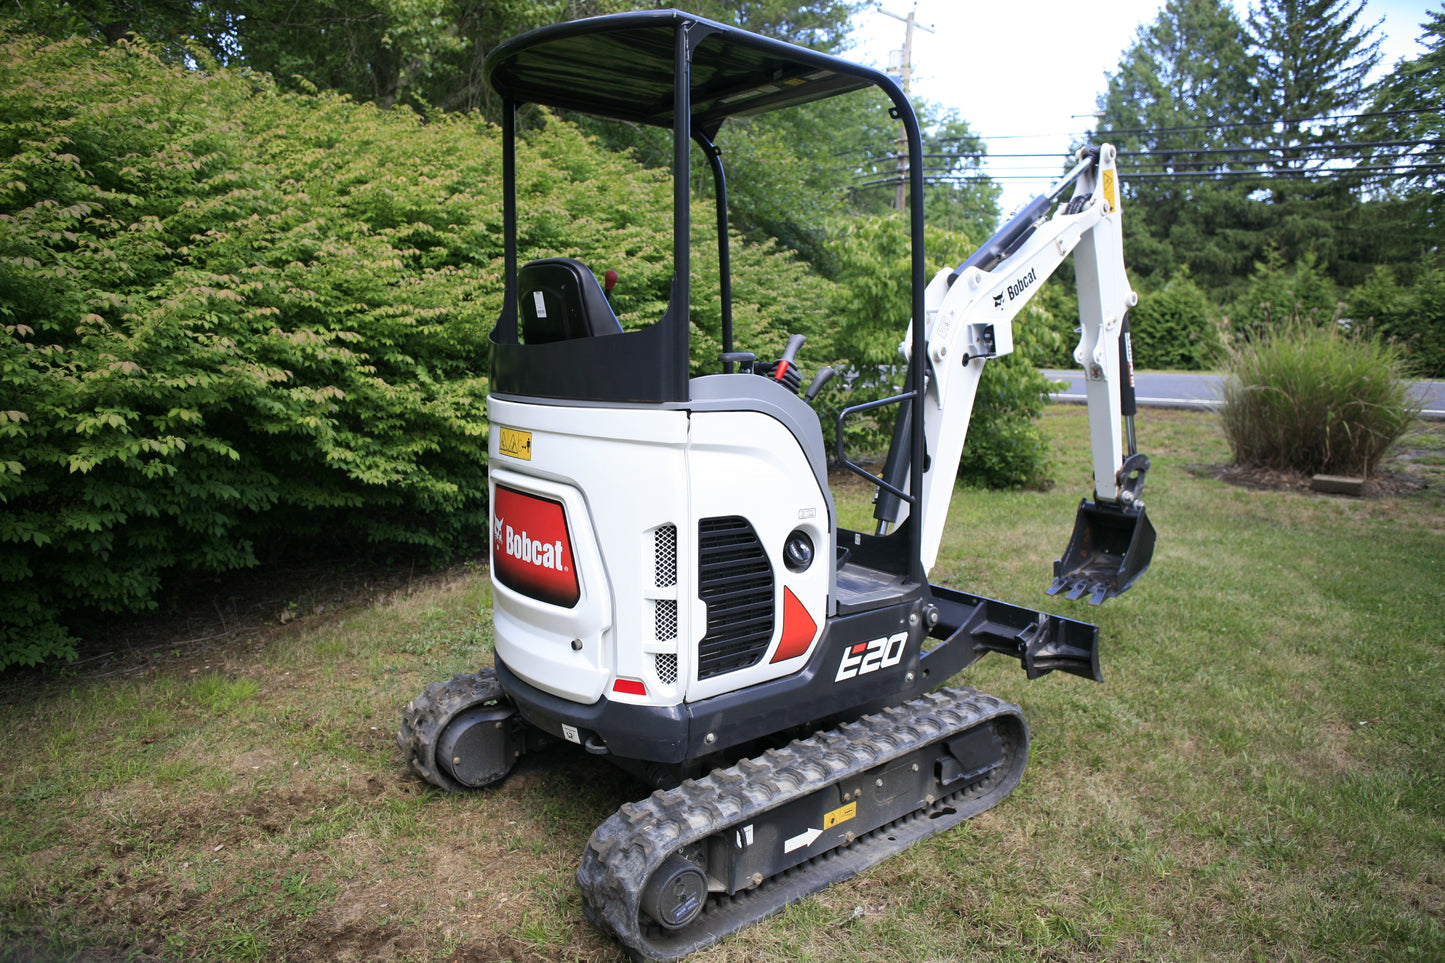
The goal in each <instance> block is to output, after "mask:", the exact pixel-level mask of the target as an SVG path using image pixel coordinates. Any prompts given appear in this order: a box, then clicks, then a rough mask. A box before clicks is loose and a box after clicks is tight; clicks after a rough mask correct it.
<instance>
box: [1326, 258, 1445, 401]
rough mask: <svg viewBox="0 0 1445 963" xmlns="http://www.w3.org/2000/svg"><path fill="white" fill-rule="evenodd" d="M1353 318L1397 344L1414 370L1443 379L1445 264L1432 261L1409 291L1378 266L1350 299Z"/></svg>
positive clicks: (1444, 355) (1421, 269) (1428, 262)
mask: <svg viewBox="0 0 1445 963" xmlns="http://www.w3.org/2000/svg"><path fill="white" fill-rule="evenodd" d="M1347 304H1348V310H1349V314H1350V317H1351V319H1352V320H1353V321H1354V322H1357V323H1359V324H1361V325H1363V326H1364V327H1365V328H1366V329H1367V330H1369V331H1372V332H1374V333H1376V334H1378V335H1379V336H1381V337H1383V338H1385V339H1387V340H1389V341H1393V342H1395V343H1396V344H1398V345H1399V346H1400V348H1401V350H1403V351H1404V352H1405V355H1406V357H1407V358H1408V359H1409V361H1410V364H1411V367H1412V368H1413V369H1414V370H1415V371H1417V372H1418V373H1419V374H1420V375H1422V376H1424V377H1429V378H1440V377H1445V261H1442V260H1441V258H1440V257H1439V255H1435V256H1433V257H1430V258H1428V259H1427V260H1426V261H1425V262H1424V263H1423V264H1422V265H1421V268H1420V270H1419V272H1418V273H1417V275H1416V277H1415V281H1414V283H1413V284H1411V285H1410V286H1408V287H1406V286H1404V285H1401V284H1400V283H1399V282H1398V281H1397V280H1396V279H1395V274H1394V272H1393V271H1391V270H1390V269H1389V268H1388V267H1385V266H1381V267H1377V268H1376V269H1375V270H1374V271H1373V272H1372V273H1371V274H1370V276H1369V277H1368V278H1367V279H1366V280H1365V283H1363V284H1361V285H1360V286H1359V287H1357V288H1355V289H1354V290H1353V291H1351V292H1350V295H1349V298H1348V299H1347Z"/></svg>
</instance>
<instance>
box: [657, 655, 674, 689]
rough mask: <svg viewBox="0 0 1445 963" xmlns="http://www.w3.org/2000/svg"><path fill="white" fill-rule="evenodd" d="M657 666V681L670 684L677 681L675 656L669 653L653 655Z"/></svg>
mask: <svg viewBox="0 0 1445 963" xmlns="http://www.w3.org/2000/svg"><path fill="white" fill-rule="evenodd" d="M653 659H654V660H655V661H654V664H655V666H656V668H657V681H658V682H661V683H662V684H663V685H672V684H673V683H674V682H676V681H677V656H675V655H672V654H671V653H665V654H662V655H655V656H653Z"/></svg>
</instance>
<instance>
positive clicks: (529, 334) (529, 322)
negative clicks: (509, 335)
mask: <svg viewBox="0 0 1445 963" xmlns="http://www.w3.org/2000/svg"><path fill="white" fill-rule="evenodd" d="M517 288H518V295H519V298H520V300H521V310H522V343H523V344H548V343H550V342H553V341H567V340H570V339H572V338H590V337H595V336H598V335H604V334H621V333H622V325H621V323H619V322H618V320H617V315H616V314H614V313H613V311H612V305H611V304H609V303H608V302H607V295H606V294H604V293H603V292H602V285H600V284H598V283H597V278H596V276H595V275H593V273H592V271H591V270H590V269H589V268H588V267H587V265H585V264H583V263H582V262H581V261H578V260H574V259H573V258H570V257H549V258H543V259H541V260H538V261H529V262H527V263H526V264H524V265H522V269H521V270H520V271H518V272H517Z"/></svg>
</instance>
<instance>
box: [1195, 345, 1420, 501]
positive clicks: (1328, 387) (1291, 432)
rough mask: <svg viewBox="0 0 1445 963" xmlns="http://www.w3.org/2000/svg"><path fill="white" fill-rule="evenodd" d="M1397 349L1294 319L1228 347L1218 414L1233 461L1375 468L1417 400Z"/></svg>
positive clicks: (1323, 469) (1308, 468)
mask: <svg viewBox="0 0 1445 963" xmlns="http://www.w3.org/2000/svg"><path fill="white" fill-rule="evenodd" d="M1404 375H1405V366H1404V359H1403V355H1402V353H1401V351H1400V349H1399V348H1398V347H1397V346H1395V345H1391V344H1387V343H1385V342H1382V341H1380V340H1379V339H1378V338H1372V337H1368V336H1365V335H1358V334H1350V333H1349V332H1346V331H1344V330H1343V329H1342V328H1341V327H1340V326H1338V325H1336V324H1333V323H1331V324H1329V325H1326V326H1314V325H1308V324H1303V323H1295V324H1291V325H1289V326H1287V327H1285V328H1284V329H1282V330H1279V331H1276V332H1270V333H1266V334H1263V335H1262V336H1261V337H1259V338H1256V339H1255V340H1254V341H1251V342H1248V343H1245V344H1242V345H1239V346H1237V347H1235V348H1234V349H1233V350H1231V351H1230V353H1229V355H1228V361H1227V365H1226V377H1225V381H1224V388H1223V407H1222V408H1221V411H1220V415H1221V420H1222V423H1223V428H1224V435H1225V438H1226V439H1227V440H1228V442H1229V447H1230V451H1231V453H1232V454H1233V456H1234V461H1235V463H1236V464H1240V465H1257V466H1262V467H1268V468H1279V469H1286V470H1290V471H1297V472H1303V473H1306V474H1321V473H1323V474H1337V475H1364V476H1369V475H1370V474H1372V473H1373V472H1374V470H1375V466H1376V465H1377V464H1378V463H1379V461H1380V459H1381V458H1382V457H1383V456H1384V454H1385V452H1386V451H1387V450H1388V449H1389V447H1390V445H1391V444H1393V443H1394V442H1395V440H1396V439H1398V438H1399V437H1400V435H1401V434H1402V433H1403V432H1404V431H1405V429H1406V428H1408V427H1409V425H1410V422H1411V421H1412V420H1413V419H1414V418H1415V416H1416V415H1417V414H1418V413H1419V406H1418V405H1417V404H1416V403H1415V402H1413V401H1412V400H1411V399H1410V397H1409V393H1408V385H1407V384H1406V383H1405V382H1404V381H1403V380H1402V378H1403V377H1404Z"/></svg>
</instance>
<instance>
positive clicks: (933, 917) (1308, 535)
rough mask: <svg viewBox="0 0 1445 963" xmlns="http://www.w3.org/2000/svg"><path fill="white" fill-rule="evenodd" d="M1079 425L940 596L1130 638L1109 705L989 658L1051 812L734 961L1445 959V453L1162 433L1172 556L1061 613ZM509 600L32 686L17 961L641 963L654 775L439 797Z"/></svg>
mask: <svg viewBox="0 0 1445 963" xmlns="http://www.w3.org/2000/svg"><path fill="white" fill-rule="evenodd" d="M1045 420H1046V424H1047V426H1048V429H1049V431H1050V433H1051V434H1052V436H1053V437H1054V438H1055V450H1056V452H1057V453H1058V455H1059V462H1060V463H1059V466H1058V469H1057V471H1056V479H1057V484H1056V485H1055V486H1054V488H1053V490H1051V491H1049V492H1045V493H1038V492H995V493H988V492H972V491H961V492H959V493H958V495H957V497H956V498H955V500H954V506H953V514H952V515H951V517H950V521H949V531H948V534H947V535H946V537H945V541H944V545H943V550H942V552H941V554H940V561H939V564H938V566H937V567H936V569H935V570H934V573H933V579H934V581H935V582H939V583H941V584H945V585H952V586H955V587H958V588H961V589H964V590H967V591H971V592H976V593H979V594H984V595H991V596H994V597H997V598H1002V599H1005V600H1008V601H1012V602H1019V603H1024V604H1031V605H1037V606H1038V607H1040V608H1044V609H1051V608H1052V609H1058V610H1059V611H1062V612H1065V613H1066V614H1069V615H1072V616H1074V617H1076V618H1084V619H1088V620H1092V621H1097V622H1098V624H1099V625H1100V627H1101V630H1102V643H1101V647H1102V651H1103V662H1104V673H1105V677H1106V682H1105V684H1104V685H1095V684H1093V683H1091V682H1087V681H1085V680H1083V679H1079V678H1076V677H1073V676H1061V677H1058V678H1053V677H1050V678H1045V679H1042V680H1040V681H1038V682H1034V683H1029V682H1027V681H1026V680H1025V679H1024V677H1023V674H1022V672H1020V671H1019V668H1018V665H1017V663H1015V662H1013V661H1011V660H1004V659H998V658H994V659H986V660H985V661H984V662H983V663H981V664H980V665H978V666H975V667H974V668H973V669H971V670H970V671H969V672H968V673H967V674H966V675H965V677H964V678H962V679H961V680H960V681H963V682H966V683H967V684H969V685H973V686H976V687H978V688H983V689H986V690H988V691H991V692H995V693H997V694H998V695H1000V696H1002V697H1004V698H1006V699H1009V700H1011V701H1014V702H1017V703H1018V704H1019V705H1021V706H1022V707H1023V708H1024V711H1025V714H1026V715H1027V717H1028V719H1029V724H1030V726H1031V729H1032V738H1033V753H1032V758H1031V760H1030V764H1029V769H1028V771H1027V772H1026V773H1025V775H1024V780H1023V783H1022V785H1021V786H1020V788H1019V789H1018V790H1017V791H1016V792H1015V793H1014V794H1013V795H1012V796H1011V797H1009V798H1008V799H1006V800H1005V801H1004V802H1003V803H1001V804H1000V805H999V806H998V807H996V808H995V809H994V810H992V811H990V812H988V813H986V814H984V815H982V816H980V817H978V818H977V819H975V820H973V821H971V822H969V823H965V824H964V825H962V826H960V827H958V828H956V829H954V830H952V831H949V832H947V833H944V834H942V835H940V836H936V837H933V838H931V839H930V840H928V841H926V842H924V843H922V844H920V845H918V846H916V847H914V848H913V849H911V850H909V851H908V852H906V853H904V854H903V855H900V856H898V857H895V858H893V859H891V860H889V861H887V862H885V863H883V864H881V865H880V866H879V867H877V868H875V869H874V870H873V871H872V872H870V873H868V874H866V875H864V876H862V877H859V878H855V879H853V880H850V881H848V882H846V883H844V884H842V885H839V886H837V887H834V888H833V889H831V890H828V891H826V892H824V893H821V894H819V895H817V896H815V897H812V898H810V899H808V900H806V901H804V902H803V903H801V904H798V905H797V906H795V907H793V908H792V909H790V910H788V911H787V912H785V913H783V914H782V915H780V916H778V917H775V918H774V919H772V920H770V921H768V922H766V923H764V924H762V925H761V926H758V927H756V928H754V929H752V930H749V931H747V932H745V933H743V934H741V935H739V936H737V937H735V938H734V939H732V940H730V941H728V942H726V943H724V944H723V945H721V946H719V947H716V948H714V949H713V950H711V951H709V952H707V953H704V954H701V955H699V956H698V957H696V959H698V960H699V961H706V963H722V961H743V960H774V959H788V960H795V961H812V960H816V961H827V963H840V961H865V960H866V961H873V960H876V961H888V963H897V961H904V960H907V961H924V960H939V961H942V960H1070V961H1073V960H1248V961H1253V960H1379V959H1386V960H1393V959H1402V960H1410V959H1418V960H1441V959H1445V761H1442V760H1445V734H1442V721H1445V629H1442V615H1445V435H1442V431H1441V429H1440V428H1439V427H1434V428H1431V427H1427V426H1422V427H1421V428H1420V429H1419V430H1418V431H1416V432H1415V433H1413V434H1412V435H1411V436H1409V437H1408V438H1407V439H1406V441H1405V446H1406V453H1405V455H1404V457H1402V458H1397V459H1396V460H1395V461H1394V462H1393V463H1392V465H1391V466H1387V467H1395V468H1396V469H1399V470H1404V471H1408V472H1410V473H1412V474H1415V475H1418V476H1421V477H1424V478H1427V479H1428V480H1430V484H1431V487H1429V488H1425V489H1423V490H1418V491H1413V492H1405V493H1401V494H1396V495H1389V496H1385V497H1379V498H1373V499H1369V500H1350V499H1344V498H1339V497H1332V496H1319V495H1313V494H1309V493H1304V492H1299V491H1265V490H1255V489H1249V488H1243V487H1238V486H1234V485H1229V484H1226V483H1224V482H1222V481H1220V480H1218V479H1217V478H1215V477H1213V475H1212V474H1211V472H1210V471H1209V470H1208V468H1207V466H1212V465H1213V466H1217V465H1219V464H1220V463H1222V462H1223V461H1225V459H1226V458H1227V457H1228V456H1227V451H1226V449H1225V446H1224V442H1223V440H1222V438H1221V436H1220V434H1219V432H1218V429H1217V424H1216V422H1215V420H1214V418H1213V416H1211V415H1208V414H1203V413H1195V412H1146V413H1144V414H1143V415H1141V418H1140V429H1139V430H1140V444H1141V447H1143V448H1144V449H1145V451H1147V452H1148V453H1149V454H1150V455H1151V456H1152V457H1153V458H1154V469H1153V472H1152V474H1151V476H1150V478H1149V484H1148V486H1147V488H1146V491H1145V496H1146V500H1147V502H1148V504H1149V514H1150V517H1151V518H1152V519H1153V521H1154V525H1155V527H1156V528H1157V529H1158V532H1159V543H1158V550H1157V552H1156V555H1155V558H1154V564H1153V568H1152V569H1151V570H1150V572H1149V573H1148V574H1147V575H1146V576H1145V577H1144V578H1143V579H1141V580H1140V582H1139V584H1138V585H1137V586H1136V588H1135V589H1134V590H1133V591H1132V592H1130V593H1128V594H1126V595H1124V596H1122V597H1120V598H1118V599H1114V600H1111V601H1110V602H1109V603H1107V604H1106V605H1105V606H1103V607H1102V608H1097V609H1095V608H1090V607H1088V606H1086V605H1084V604H1083V603H1082V602H1077V603H1069V602H1066V601H1063V600H1060V599H1049V598H1047V597H1045V596H1044V595H1043V594H1042V589H1043V587H1044V586H1046V585H1047V584H1048V582H1049V580H1050V574H1051V571H1050V563H1051V561H1052V560H1053V558H1054V557H1056V556H1057V555H1058V554H1059V553H1060V552H1061V551H1062V549H1063V547H1064V545H1065V543H1066V541H1067V539H1068V535H1069V531H1070V528H1071V526H1072V523H1073V513H1074V506H1075V505H1076V503H1077V500H1078V498H1079V496H1080V495H1081V494H1083V493H1086V492H1087V491H1088V489H1089V487H1090V484H1091V482H1090V478H1089V467H1088V460H1087V445H1086V435H1087V424H1086V420H1085V414H1084V410H1083V409H1082V408H1072V407H1067V406H1058V407H1053V408H1051V409H1050V410H1049V411H1048V413H1047V415H1046V419H1045ZM842 508H843V510H844V513H845V515H846V516H847V520H848V522H849V523H851V524H855V525H861V524H865V522H864V521H863V519H864V517H865V516H866V505H865V503H864V497H863V496H862V495H861V494H849V495H848V496H846V504H844V505H842ZM297 591H298V594H300V593H303V592H304V591H305V589H304V587H300V588H298V590H297ZM489 604H490V594H489V588H488V584H487V581H486V578H485V574H484V573H483V572H481V571H480V570H477V569H475V568H471V569H468V568H459V569H456V570H454V571H452V572H449V573H446V575H445V577H442V578H433V579H431V580H429V581H427V582H426V583H425V584H419V585H415V586H413V587H412V589H411V590H410V591H406V590H402V591H396V592H392V593H390V594H389V595H388V597H387V598H385V599H384V600H379V601H373V602H371V603H368V604H364V605H361V604H358V605H353V606H351V607H349V608H344V609H342V610H340V611H327V612H322V613H317V612H316V611H315V607H314V606H310V605H298V606H295V607H291V608H288V609H287V613H288V621H287V623H286V624H285V625H280V624H275V622H276V620H274V619H273V624H272V625H271V626H270V627H269V628H266V629H264V630H257V631H254V632H248V633H242V634H239V635H234V636H233V637H231V638H230V639H229V641H227V642H226V643H225V644H224V645H222V646H220V647H216V646H214V645H213V646H210V647H208V648H206V649H205V650H204V651H199V650H198V651H194V652H193V651H190V650H188V648H187V643H180V642H178V643H176V645H175V646H174V648H173V649H171V650H169V652H168V656H169V658H167V659H165V660H160V663H159V668H156V660H151V661H150V663H148V664H150V665H151V670H150V671H146V672H140V671H134V672H124V671H122V672H119V673H117V672H113V671H107V672H104V673H102V672H100V671H96V670H94V669H93V668H92V667H91V666H89V665H80V666H77V667H73V668H71V669H69V670H62V671H52V672H48V673H27V674H13V673H12V674H11V675H10V676H8V677H7V676H0V739H3V741H4V745H5V746H6V756H5V761H4V763H3V764H0V961H6V963H8V961H21V960H27V961H28V960H37V959H43V960H47V961H49V960H85V961H110V960H124V959H137V958H138V959H145V960H173V959H208V960H209V959H215V960H298V961H321V960H334V959H357V960H371V959H380V958H385V959H397V960H436V961H454V963H486V961H501V960H516V961H531V960H586V961H611V960H617V959H620V958H621V955H620V953H619V952H618V950H617V948H616V947H615V945H614V944H612V943H610V942H609V941H608V940H607V939H605V938H603V937H602V936H601V935H600V934H598V933H597V932H596V931H594V930H593V929H592V928H591V927H590V926H589V925H588V924H587V923H586V922H585V920H584V919H583V918H582V913H581V908H580V899H579V896H578V894H577V890H576V887H575V885H574V882H573V874H574V872H575V869H576V864H577V860H578V857H579V855H580V853H581V851H582V847H583V845H584V844H585V842H586V839H587V836H588V834H589V833H590V831H591V830H592V828H593V827H594V826H595V825H597V824H598V823H600V822H601V821H602V820H603V819H604V818H605V817H606V816H607V815H608V814H609V813H611V812H612V811H613V810H615V809H616V808H617V807H618V806H619V805H620V804H622V803H623V802H625V801H626V800H627V799H628V798H630V797H631V796H632V795H633V794H635V793H636V792H638V790H637V788H636V787H635V786H634V785H633V784H632V783H631V782H629V780H628V779H627V777H625V776H623V775H621V774H620V773H617V772H615V771H614V770H612V769H611V768H610V767H608V766H606V765H605V764H603V763H599V762H597V761H595V760H593V759H590V758H586V757H582V758H579V757H576V756H572V755H562V756H559V757H557V758H555V759H553V760H550V762H551V763H552V764H550V765H545V764H543V763H547V762H549V760H545V759H544V760H538V761H537V762H536V763H531V764H529V765H527V766H526V767H525V768H524V769H523V770H522V771H520V772H518V773H516V774H514V775H513V776H512V777H511V778H509V779H508V780H507V781H506V782H505V783H504V784H502V785H501V786H500V787H497V788H493V789H490V790H484V791H480V792H476V793H471V794H465V795H446V794H443V793H440V792H437V791H434V790H432V789H431V788H429V787H427V786H426V785H425V784H424V783H422V782H421V781H420V780H419V779H417V778H415V777H413V776H412V775H410V774H409V773H408V772H407V771H405V770H404V769H403V766H402V760H401V757H400V753H399V751H398V750H397V748H396V745H395V742H394V732H395V730H396V727H397V723H398V720H399V716H400V710H401V707H402V705H403V704H404V703H405V702H406V701H407V700H408V699H410V698H411V696H412V695H414V694H415V693H416V692H417V691H419V690H420V688H421V687H422V686H423V685H424V684H425V683H426V682H428V681H431V680H434V679H439V678H445V677H447V676H448V675H449V674H451V673H454V672H463V671H470V670H472V669H474V668H475V667H476V666H478V665H480V664H485V663H486V662H488V661H489V659H490V620H489ZM291 615H294V616H296V617H295V618H289V616H291Z"/></svg>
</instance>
